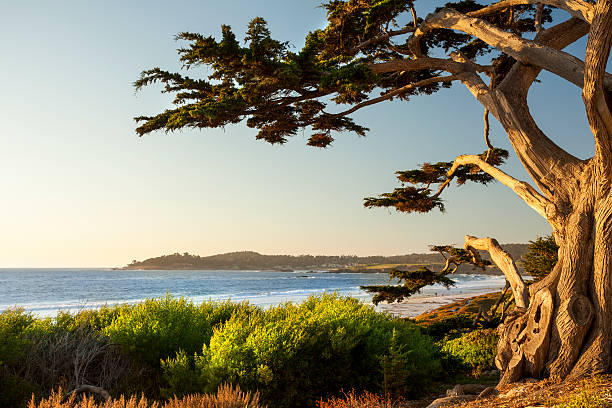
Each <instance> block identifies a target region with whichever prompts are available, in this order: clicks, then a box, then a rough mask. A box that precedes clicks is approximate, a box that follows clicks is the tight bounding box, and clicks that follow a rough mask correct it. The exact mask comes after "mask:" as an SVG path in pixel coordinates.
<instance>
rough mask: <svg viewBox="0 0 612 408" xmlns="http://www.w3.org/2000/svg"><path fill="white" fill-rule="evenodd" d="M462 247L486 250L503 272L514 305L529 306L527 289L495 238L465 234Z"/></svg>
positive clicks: (512, 262)
mask: <svg viewBox="0 0 612 408" xmlns="http://www.w3.org/2000/svg"><path fill="white" fill-rule="evenodd" d="M464 247H465V249H467V250H469V251H471V250H473V249H480V250H484V251H488V252H489V255H491V260H492V261H493V262H494V263H495V265H497V267H498V268H499V269H500V270H501V271H502V272H503V273H504V275H505V276H506V280H507V281H508V282H509V283H510V287H511V288H512V293H513V294H514V301H515V302H516V306H517V307H519V308H521V309H527V307H529V290H528V289H527V286H525V282H523V278H522V277H521V275H520V274H519V273H518V269H517V267H516V264H515V263H514V260H513V259H512V256H510V254H509V253H508V252H506V251H505V250H504V249H503V248H502V247H501V245H499V243H498V242H497V240H496V239H493V238H476V237H472V236H470V235H466V236H465V245H464Z"/></svg>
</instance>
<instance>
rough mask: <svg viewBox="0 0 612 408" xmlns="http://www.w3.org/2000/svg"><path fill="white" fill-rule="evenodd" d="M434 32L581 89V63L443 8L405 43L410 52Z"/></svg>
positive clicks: (610, 78)
mask: <svg viewBox="0 0 612 408" xmlns="http://www.w3.org/2000/svg"><path fill="white" fill-rule="evenodd" d="M435 28H447V29H452V30H458V31H462V32H464V33H466V34H470V35H473V36H475V37H477V38H479V39H480V40H482V41H484V42H485V43H487V44H489V45H490V46H492V47H494V48H497V49H498V50H500V51H501V52H503V53H505V54H508V55H509V56H511V57H513V58H514V59H516V60H517V61H520V62H522V63H523V64H527V65H536V66H538V67H540V68H542V69H545V70H547V71H549V72H552V73H553V74H555V75H557V76H559V77H561V78H563V79H565V80H567V81H569V82H571V83H573V84H575V85H576V86H578V87H580V88H582V87H583V82H584V62H583V61H581V60H580V59H578V58H576V57H574V56H573V55H571V54H568V53H566V52H563V51H559V50H557V49H554V48H552V47H548V46H545V45H542V44H539V43H537V42H535V41H531V40H528V39H525V38H522V37H519V36H517V35H515V34H512V33H509V32H507V31H504V30H502V29H500V28H498V27H496V26H494V25H492V24H490V23H488V22H486V21H484V20H482V19H479V18H475V17H470V16H467V15H465V14H462V13H459V12H458V11H456V10H453V9H449V8H444V9H442V10H440V11H438V12H437V13H434V14H430V15H429V16H427V18H426V19H425V21H424V22H423V23H421V25H420V26H419V28H418V29H417V30H416V31H415V33H414V35H413V36H412V37H411V38H410V39H409V40H408V47H409V48H410V49H414V48H418V42H419V40H420V38H421V37H422V36H423V35H424V34H425V33H427V32H429V31H431V30H432V29H435ZM604 83H605V86H606V88H608V89H612V75H609V74H608V75H606V77H605V79H604Z"/></svg>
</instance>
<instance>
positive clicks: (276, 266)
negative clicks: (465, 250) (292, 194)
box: [117, 244, 527, 274]
mask: <svg viewBox="0 0 612 408" xmlns="http://www.w3.org/2000/svg"><path fill="white" fill-rule="evenodd" d="M503 247H504V249H505V250H506V251H508V252H509V253H510V254H511V255H512V257H513V258H514V260H515V261H518V260H520V259H521V258H522V256H523V255H524V254H525V253H526V252H527V244H504V245H503ZM482 256H483V258H485V259H488V254H487V253H482ZM443 263H444V259H443V258H442V257H441V256H440V255H439V254H437V253H431V254H407V255H393V256H379V255H375V256H356V255H298V256H295V255H263V254H260V253H258V252H253V251H241V252H229V253H225V254H218V255H211V256H199V255H192V254H189V253H187V252H185V253H182V254H181V253H178V252H177V253H174V254H170V255H162V256H158V257H155V258H149V259H145V260H144V261H137V260H134V261H132V262H131V263H130V264H129V265H126V266H124V267H122V268H117V269H121V270H138V269H143V270H200V269H201V270H266V271H279V272H290V271H294V270H300V271H304V270H317V271H328V272H347V273H351V272H352V273H355V272H359V273H377V272H387V271H389V270H390V269H391V268H402V269H403V268H413V267H419V266H428V267H431V268H436V267H438V266H439V267H441V266H442V265H443ZM517 263H518V262H517ZM462 266H464V267H462V268H460V269H459V271H458V272H459V273H486V274H501V272H500V271H499V270H498V269H497V268H487V270H486V271H485V272H483V271H482V270H480V269H478V270H472V268H471V267H469V266H465V265H462ZM518 266H519V267H520V265H518Z"/></svg>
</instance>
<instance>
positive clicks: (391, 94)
mask: <svg viewBox="0 0 612 408" xmlns="http://www.w3.org/2000/svg"><path fill="white" fill-rule="evenodd" d="M458 79H459V78H458V77H457V76H456V75H448V76H441V77H433V78H427V79H424V80H422V81H418V82H413V83H410V84H408V85H405V86H402V87H401V88H397V89H395V90H393V91H390V92H387V93H386V94H384V95H381V96H379V97H378V98H373V99H369V100H367V101H365V102H361V103H358V104H357V105H355V106H353V107H352V108H350V109H347V110H345V111H343V112H339V113H336V114H334V116H345V115H348V114H350V113H353V112H355V111H357V110H359V109H361V108H364V107H366V106H370V105H374V104H376V103H379V102H382V101H386V100H388V99H391V98H393V97H394V96H398V95H402V94H404V93H406V92H408V91H410V90H411V89H414V88H418V87H420V86H426V85H431V84H435V83H440V82H452V81H456V80H458Z"/></svg>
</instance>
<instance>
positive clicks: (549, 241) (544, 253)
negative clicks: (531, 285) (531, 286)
mask: <svg viewBox="0 0 612 408" xmlns="http://www.w3.org/2000/svg"><path fill="white" fill-rule="evenodd" d="M528 248H529V251H528V252H527V253H526V254H525V255H523V259H522V264H523V268H525V272H527V273H528V274H529V275H531V276H533V277H534V278H536V279H542V278H543V277H545V276H546V275H548V274H549V273H550V271H552V269H553V267H554V266H555V264H556V263H557V256H558V255H557V251H558V250H559V247H558V246H557V244H556V242H555V239H554V238H553V236H552V235H549V236H546V237H538V238H537V239H536V240H535V241H529V247H528Z"/></svg>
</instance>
